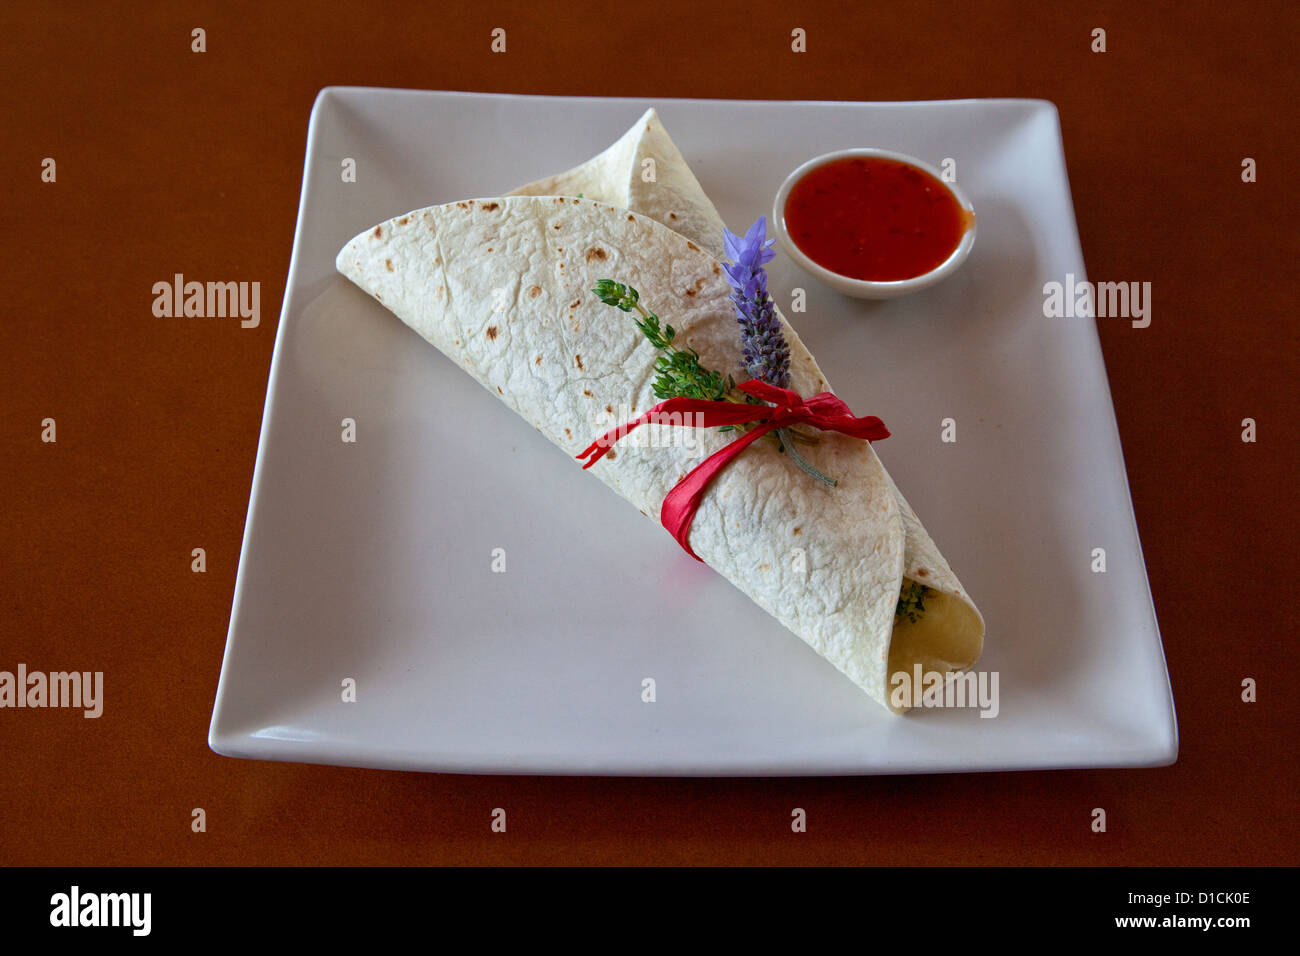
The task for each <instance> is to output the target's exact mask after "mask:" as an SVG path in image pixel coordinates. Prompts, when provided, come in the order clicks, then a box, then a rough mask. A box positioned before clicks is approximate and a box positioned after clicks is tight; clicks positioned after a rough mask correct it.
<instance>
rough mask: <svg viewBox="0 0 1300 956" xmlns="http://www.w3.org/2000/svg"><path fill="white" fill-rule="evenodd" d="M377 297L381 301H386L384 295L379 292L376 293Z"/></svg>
mask: <svg viewBox="0 0 1300 956" xmlns="http://www.w3.org/2000/svg"><path fill="white" fill-rule="evenodd" d="M375 298H376V299H378V300H379V301H380V302H383V301H384V297H383V296H382V295H380V294H379V293H378V292H376V293H375Z"/></svg>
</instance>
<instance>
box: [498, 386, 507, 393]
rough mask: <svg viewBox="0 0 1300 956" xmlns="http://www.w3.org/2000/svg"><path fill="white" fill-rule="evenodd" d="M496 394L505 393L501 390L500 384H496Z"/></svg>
mask: <svg viewBox="0 0 1300 956" xmlns="http://www.w3.org/2000/svg"><path fill="white" fill-rule="evenodd" d="M497 394H498V395H504V394H505V392H503V391H501V386H500V385H498V386H497Z"/></svg>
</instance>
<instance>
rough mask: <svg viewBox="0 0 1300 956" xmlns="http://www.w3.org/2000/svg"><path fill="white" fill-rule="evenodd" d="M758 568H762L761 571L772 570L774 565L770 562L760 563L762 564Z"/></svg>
mask: <svg viewBox="0 0 1300 956" xmlns="http://www.w3.org/2000/svg"><path fill="white" fill-rule="evenodd" d="M758 570H760V571H771V570H772V565H770V564H760V565H759V566H758Z"/></svg>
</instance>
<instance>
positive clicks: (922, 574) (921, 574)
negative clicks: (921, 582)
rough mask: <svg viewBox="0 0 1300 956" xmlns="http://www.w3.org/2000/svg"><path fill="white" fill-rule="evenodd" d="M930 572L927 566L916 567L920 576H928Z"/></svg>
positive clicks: (917, 574)
mask: <svg viewBox="0 0 1300 956" xmlns="http://www.w3.org/2000/svg"><path fill="white" fill-rule="evenodd" d="M929 573H930V572H929V571H927V570H926V569H925V568H917V569H916V576H917V577H918V578H924V577H926V576H928V575H929Z"/></svg>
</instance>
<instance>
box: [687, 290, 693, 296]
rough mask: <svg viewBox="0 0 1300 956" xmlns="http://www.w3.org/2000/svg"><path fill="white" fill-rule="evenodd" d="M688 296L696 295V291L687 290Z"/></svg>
mask: <svg viewBox="0 0 1300 956" xmlns="http://www.w3.org/2000/svg"><path fill="white" fill-rule="evenodd" d="M686 294H687V295H695V290H694V289H687V290H686Z"/></svg>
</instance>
